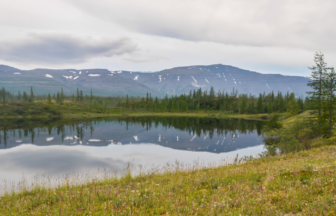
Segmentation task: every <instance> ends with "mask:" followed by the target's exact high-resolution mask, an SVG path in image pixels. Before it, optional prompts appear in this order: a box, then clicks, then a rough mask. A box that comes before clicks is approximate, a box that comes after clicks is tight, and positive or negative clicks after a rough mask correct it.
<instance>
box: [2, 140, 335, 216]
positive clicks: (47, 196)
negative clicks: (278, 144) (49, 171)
mask: <svg viewBox="0 0 336 216" xmlns="http://www.w3.org/2000/svg"><path fill="white" fill-rule="evenodd" d="M335 158H336V147H335V146H328V147H322V148H315V149H312V150H309V151H302V152H299V153H296V154H289V155H283V156H275V157H267V158H261V159H256V160H250V161H247V162H246V163H243V164H240V165H237V164H234V165H229V166H222V167H217V168H210V167H209V168H204V169H195V168H185V169H184V170H174V171H173V169H168V168H167V169H166V171H165V172H164V173H162V174H159V173H154V174H147V175H142V176H141V175H140V176H136V177H132V176H131V175H126V176H125V177H123V178H122V179H106V180H103V181H92V182H88V183H87V184H84V185H79V186H70V185H66V184H65V185H63V186H59V187H57V188H55V189H46V188H43V187H36V188H35V189H33V190H31V191H24V190H23V191H22V192H19V193H13V194H6V195H5V196H3V197H1V199H0V212H1V213H0V214H2V215H28V214H31V215H170V214H171V215H240V214H242V215H282V214H289V215H291V214H302V215H335V214H336V203H335V201H336V160H335ZM171 168H173V167H171Z"/></svg>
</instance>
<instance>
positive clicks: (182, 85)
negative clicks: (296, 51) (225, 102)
mask: <svg viewBox="0 0 336 216" xmlns="http://www.w3.org/2000/svg"><path fill="white" fill-rule="evenodd" d="M308 81H309V79H308V78H305V77H300V76H283V75H280V74H261V73H257V72H252V71H248V70H243V69H240V68H237V67H233V66H229V65H221V64H217V65H209V66H188V67H176V68H172V69H166V70H162V71H158V72H152V73H143V72H132V71H109V70H106V69H83V70H75V69H62V70H50V69H35V70H20V69H16V68H13V67H9V66H6V65H0V87H5V88H6V89H8V90H10V91H13V92H17V91H18V90H21V91H29V89H30V86H33V88H34V90H35V92H38V93H48V92H51V93H54V92H56V91H58V90H60V88H63V89H64V91H66V92H74V91H76V89H77V88H80V89H82V90H83V91H84V92H85V93H89V91H90V90H91V89H92V90H93V92H94V93H95V94H96V95H111V96H124V95H126V94H128V95H132V96H138V95H139V96H144V95H145V94H146V93H147V92H149V93H151V94H152V95H153V96H160V97H162V96H164V95H165V94H168V95H171V94H182V93H189V91H190V90H193V89H198V88H200V87H201V88H202V89H203V90H205V89H210V87H211V86H213V87H214V88H215V90H216V91H218V90H221V91H222V90H225V91H228V92H231V91H232V89H233V88H235V89H237V90H238V92H239V93H248V94H252V95H257V94H259V93H263V92H266V93H268V92H271V91H274V92H277V91H281V92H283V93H285V92H287V91H289V92H292V91H293V92H295V94H296V95H298V96H300V95H305V94H306V91H308V90H309V89H308V87H307V82H308Z"/></svg>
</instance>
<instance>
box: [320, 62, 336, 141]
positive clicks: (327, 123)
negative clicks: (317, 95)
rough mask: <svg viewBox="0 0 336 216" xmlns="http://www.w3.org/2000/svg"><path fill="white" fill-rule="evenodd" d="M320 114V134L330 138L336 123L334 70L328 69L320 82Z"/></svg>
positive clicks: (335, 77)
mask: <svg viewBox="0 0 336 216" xmlns="http://www.w3.org/2000/svg"><path fill="white" fill-rule="evenodd" d="M322 87H323V88H322V89H323V91H322V113H321V117H320V122H321V123H322V125H323V126H322V129H321V130H322V131H321V132H322V133H323V134H327V137H330V136H331V130H332V128H333V127H334V125H335V122H336V113H335V111H334V110H335V109H336V96H335V91H336V73H335V70H334V68H330V72H329V73H327V74H326V76H325V79H324V80H323V81H322Z"/></svg>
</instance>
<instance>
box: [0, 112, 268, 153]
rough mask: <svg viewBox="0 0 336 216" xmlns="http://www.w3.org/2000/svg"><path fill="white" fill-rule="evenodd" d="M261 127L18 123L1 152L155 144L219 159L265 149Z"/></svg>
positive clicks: (0, 144) (160, 120)
mask: <svg viewBox="0 0 336 216" xmlns="http://www.w3.org/2000/svg"><path fill="white" fill-rule="evenodd" d="M6 125H8V126H6ZM13 125H14V126H13ZM262 126H263V122H261V121H253V120H243V119H216V118H189V117H169V118H167V117H128V118H106V119H96V120H88V121H84V122H76V123H61V122H57V121H56V120H51V121H49V122H35V123H32V122H29V123H27V122H24V121H21V120H20V121H19V122H15V123H13V122H11V125H9V124H8V123H7V124H6V122H4V124H3V127H2V129H1V130H0V148H2V149H4V148H12V147H15V146H20V145H22V144H27V143H29V144H34V145H37V146H50V145H87V146H108V145H126V144H141V143H151V144H157V145H160V146H164V147H169V148H173V149H179V150H189V151H206V152H212V153H221V152H230V151H234V150H237V149H242V148H246V147H252V146H257V145H260V144H262V143H263V142H262V138H261V130H262ZM15 127H16V128H15ZM8 128H11V129H8Z"/></svg>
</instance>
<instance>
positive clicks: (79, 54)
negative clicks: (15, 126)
mask: <svg viewBox="0 0 336 216" xmlns="http://www.w3.org/2000/svg"><path fill="white" fill-rule="evenodd" d="M334 8H336V1H334V0H323V1H320V0H319V1H318V0H295V1H293V0H281V1H274V0H253V1H251V0H113V1H106V0H48V1H45V0H29V1H27V0H10V1H1V2H0V64H5V65H9V66H13V67H17V68H20V69H34V68H52V69H63V68H73V69H89V68H106V69H109V70H130V71H142V72H149V71H160V70H163V69H168V68H173V67H179V66H190V65H211V64H224V65H231V66H236V67H239V68H242V69H247V70H251V71H256V72H260V73H272V74H284V75H299V76H309V75H310V71H309V69H308V67H309V66H312V65H313V64H314V62H313V58H314V53H315V52H322V53H324V55H325V59H326V62H327V63H328V65H329V66H334V65H335V66H336V28H334V26H335V24H336V13H335V12H334Z"/></svg>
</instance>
